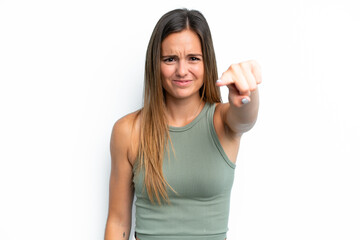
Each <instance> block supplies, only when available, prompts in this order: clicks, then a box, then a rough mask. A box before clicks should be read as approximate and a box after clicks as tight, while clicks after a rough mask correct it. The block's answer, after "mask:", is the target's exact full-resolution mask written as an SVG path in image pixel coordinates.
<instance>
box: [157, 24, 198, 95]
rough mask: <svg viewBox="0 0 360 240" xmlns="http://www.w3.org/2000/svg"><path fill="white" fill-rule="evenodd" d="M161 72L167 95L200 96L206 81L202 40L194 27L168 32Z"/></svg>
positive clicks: (162, 52)
mask: <svg viewBox="0 0 360 240" xmlns="http://www.w3.org/2000/svg"><path fill="white" fill-rule="evenodd" d="M160 69H161V76H162V79H161V80H162V85H163V88H164V89H165V91H166V98H167V99H169V98H192V97H195V98H199V89H200V88H201V86H202V85H203V83H204V62H203V55H202V50H201V42H200V39H199V37H198V35H197V34H196V33H195V32H193V31H191V30H188V29H186V30H183V31H181V32H178V33H172V34H170V35H169V36H167V37H166V38H165V39H164V40H163V42H162V44H161V65H160Z"/></svg>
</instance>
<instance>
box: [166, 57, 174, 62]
mask: <svg viewBox="0 0 360 240" xmlns="http://www.w3.org/2000/svg"><path fill="white" fill-rule="evenodd" d="M173 61H175V59H174V58H165V59H164V62H173Z"/></svg>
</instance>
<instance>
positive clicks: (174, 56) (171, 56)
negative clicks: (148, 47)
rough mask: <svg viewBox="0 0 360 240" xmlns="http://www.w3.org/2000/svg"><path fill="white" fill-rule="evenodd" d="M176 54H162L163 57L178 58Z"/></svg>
mask: <svg viewBox="0 0 360 240" xmlns="http://www.w3.org/2000/svg"><path fill="white" fill-rule="evenodd" d="M176 57H177V56H176V55H162V56H161V58H176Z"/></svg>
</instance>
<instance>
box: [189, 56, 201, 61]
mask: <svg viewBox="0 0 360 240" xmlns="http://www.w3.org/2000/svg"><path fill="white" fill-rule="evenodd" d="M199 60H200V58H197V57H190V61H199Z"/></svg>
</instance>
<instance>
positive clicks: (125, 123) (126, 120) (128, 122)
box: [114, 109, 141, 133]
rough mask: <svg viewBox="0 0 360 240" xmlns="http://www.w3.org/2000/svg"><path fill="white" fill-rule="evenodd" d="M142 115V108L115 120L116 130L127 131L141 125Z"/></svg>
mask: <svg viewBox="0 0 360 240" xmlns="http://www.w3.org/2000/svg"><path fill="white" fill-rule="evenodd" d="M140 117H141V109H139V110H137V111H135V112H132V113H129V114H127V115H125V116H123V117H121V118H120V119H118V120H117V121H116V122H115V124H114V129H115V130H116V131H120V132H123V133H126V132H128V131H129V130H131V129H132V128H134V127H135V128H137V127H140Z"/></svg>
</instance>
